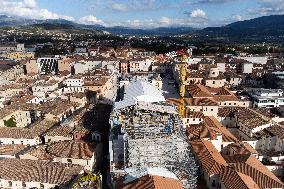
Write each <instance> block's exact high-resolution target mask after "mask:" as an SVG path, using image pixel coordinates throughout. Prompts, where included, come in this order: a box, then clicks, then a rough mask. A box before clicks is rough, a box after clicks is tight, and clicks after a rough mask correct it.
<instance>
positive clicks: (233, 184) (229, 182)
mask: <svg viewBox="0 0 284 189" xmlns="http://www.w3.org/2000/svg"><path fill="white" fill-rule="evenodd" d="M220 181H221V182H222V183H223V184H224V186H225V187H226V189H260V187H259V186H258V185H257V184H256V183H255V182H254V180H253V179H252V178H251V177H249V176H247V175H245V174H243V173H240V172H237V171H236V170H235V169H234V168H233V167H230V166H222V169H221V173H220Z"/></svg>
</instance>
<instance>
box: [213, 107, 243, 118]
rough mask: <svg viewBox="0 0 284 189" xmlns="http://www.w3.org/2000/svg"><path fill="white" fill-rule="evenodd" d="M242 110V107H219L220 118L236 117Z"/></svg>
mask: <svg viewBox="0 0 284 189" xmlns="http://www.w3.org/2000/svg"><path fill="white" fill-rule="evenodd" d="M241 109H242V108H241V107H219V109H218V117H234V116H235V112H238V111H239V110H241Z"/></svg>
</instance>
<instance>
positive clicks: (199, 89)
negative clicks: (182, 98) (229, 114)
mask: <svg viewBox="0 0 284 189" xmlns="http://www.w3.org/2000/svg"><path fill="white" fill-rule="evenodd" d="M186 90H187V91H188V92H189V94H190V95H191V96H192V97H207V98H210V97H213V96H212V95H211V93H210V92H209V91H208V90H207V88H206V87H205V86H203V85H188V86H186Z"/></svg>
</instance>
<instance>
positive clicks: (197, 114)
mask: <svg viewBox="0 0 284 189" xmlns="http://www.w3.org/2000/svg"><path fill="white" fill-rule="evenodd" d="M184 114H185V115H184V118H204V114H203V113H202V112H192V111H190V108H188V107H186V108H185V112H184Z"/></svg>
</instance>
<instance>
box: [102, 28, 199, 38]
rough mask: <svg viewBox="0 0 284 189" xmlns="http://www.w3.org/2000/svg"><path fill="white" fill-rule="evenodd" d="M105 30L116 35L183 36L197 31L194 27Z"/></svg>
mask: <svg viewBox="0 0 284 189" xmlns="http://www.w3.org/2000/svg"><path fill="white" fill-rule="evenodd" d="M103 30H105V31H108V32H110V33H112V34H116V35H159V36H169V35H181V34H187V33H189V32H192V31H194V30H196V29H194V28H192V27H159V28H153V29H135V28H128V27H122V26H116V27H104V28H103Z"/></svg>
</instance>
